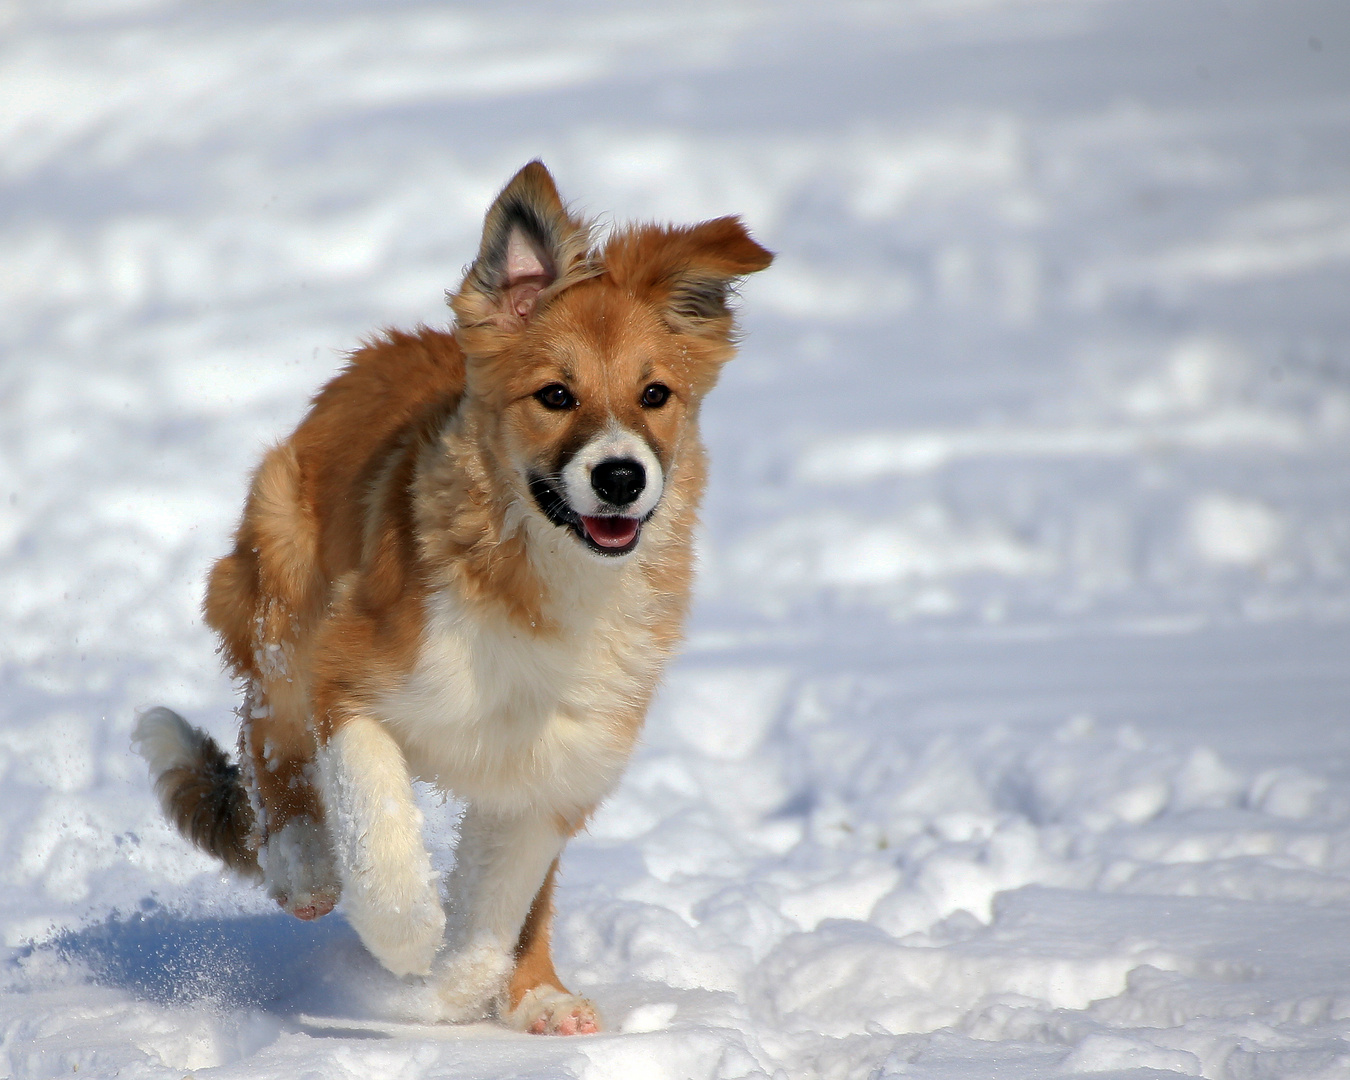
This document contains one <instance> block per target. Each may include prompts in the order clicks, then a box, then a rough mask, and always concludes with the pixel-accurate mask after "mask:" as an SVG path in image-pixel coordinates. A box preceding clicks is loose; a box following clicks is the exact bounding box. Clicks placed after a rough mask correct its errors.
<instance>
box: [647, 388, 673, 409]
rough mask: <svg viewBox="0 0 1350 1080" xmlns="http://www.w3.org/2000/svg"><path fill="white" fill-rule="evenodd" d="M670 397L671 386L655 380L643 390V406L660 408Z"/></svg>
mask: <svg viewBox="0 0 1350 1080" xmlns="http://www.w3.org/2000/svg"><path fill="white" fill-rule="evenodd" d="M669 398H670V387H669V386H664V385H662V384H661V383H659V382H654V383H652V384H651V385H650V386H648V387H647V389H645V390H644V391H642V407H643V408H644V409H659V408H660V407H661V406H662V405H664V404H665V403H666V401H667V400H669Z"/></svg>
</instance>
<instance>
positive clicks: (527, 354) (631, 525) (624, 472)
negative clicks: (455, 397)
mask: <svg viewBox="0 0 1350 1080" xmlns="http://www.w3.org/2000/svg"><path fill="white" fill-rule="evenodd" d="M679 359H680V355H679V344H678V342H677V341H676V338H675V335H674V334H672V333H671V332H670V331H669V329H668V328H666V327H665V326H664V325H663V324H662V322H661V320H660V319H659V318H658V316H657V314H656V312H655V311H653V310H652V309H651V307H650V305H647V304H643V303H641V302H639V301H637V300H635V299H634V298H633V297H630V296H624V295H622V294H621V293H620V292H619V290H617V289H615V288H613V286H612V285H610V284H609V283H608V282H606V281H604V280H603V279H593V280H590V281H584V282H581V283H580V284H578V285H575V286H573V287H572V288H571V289H569V290H567V291H566V292H564V293H563V294H561V295H559V296H558V297H557V298H556V300H554V302H553V303H552V304H551V305H550V306H549V307H548V309H547V310H545V311H543V312H541V313H540V316H539V318H538V320H537V322H536V323H535V324H534V325H532V326H531V327H529V329H528V330H527V332H526V333H525V335H524V337H523V339H522V341H521V342H520V346H519V349H518V351H517V355H516V357H515V362H514V363H513V364H511V365H510V367H509V368H506V369H505V370H507V371H508V372H509V375H508V378H509V389H508V392H507V397H508V400H507V402H506V403H505V407H504V410H503V418H502V425H501V432H502V440H503V443H504V449H505V451H506V454H507V456H509V458H510V459H511V461H512V462H513V464H514V466H515V468H516V470H517V473H518V475H519V476H520V477H521V478H522V479H523V480H524V482H525V485H526V486H527V488H528V491H529V496H530V499H531V500H532V501H533V504H534V508H535V509H537V510H538V512H539V513H541V514H543V515H544V516H545V517H546V518H547V519H548V520H549V521H550V522H551V523H552V524H554V525H555V526H557V527H559V528H562V529H567V530H570V531H571V532H572V533H573V535H574V536H575V537H576V539H577V540H578V541H580V542H581V543H582V544H583V545H584V546H585V547H586V548H587V549H588V550H590V551H592V552H594V553H595V554H597V555H602V556H606V557H618V556H623V555H627V554H628V553H630V552H632V551H633V550H634V549H635V548H636V547H637V545H638V541H639V538H640V536H641V532H642V526H643V523H644V522H646V521H647V520H648V519H649V518H650V517H651V516H652V515H653V514H655V513H656V511H657V508H658V507H659V506H660V503H661V496H662V494H663V492H664V490H665V485H666V478H667V477H668V476H669V474H670V471H671V468H672V467H673V465H674V463H675V460H676V457H677V451H678V448H679V446H680V440H681V436H682V434H683V432H684V428H685V423H686V421H687V419H688V418H689V416H690V409H691V406H692V405H693V404H694V400H693V399H694V394H695V387H694V385H693V383H692V382H691V381H690V379H689V377H688V375H687V374H686V373H685V372H683V371H682V370H681V369H680V365H679V363H678V361H679Z"/></svg>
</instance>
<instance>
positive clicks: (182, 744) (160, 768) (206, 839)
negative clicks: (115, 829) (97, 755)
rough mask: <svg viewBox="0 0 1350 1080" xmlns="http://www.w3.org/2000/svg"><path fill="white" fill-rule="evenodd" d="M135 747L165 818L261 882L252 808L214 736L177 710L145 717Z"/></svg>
mask: <svg viewBox="0 0 1350 1080" xmlns="http://www.w3.org/2000/svg"><path fill="white" fill-rule="evenodd" d="M131 745H132V748H133V749H134V750H135V751H136V753H138V754H140V755H141V757H143V758H145V760H146V763H147V764H149V766H150V778H151V779H152V780H153V781H154V784H155V793H156V794H157V795H159V804H160V806H162V807H163V808H164V814H165V816H166V817H168V819H169V820H170V821H172V822H173V823H174V825H176V826H177V827H178V831H179V832H180V833H182V834H183V835H184V836H186V837H187V838H188V839H189V840H191V841H192V842H193V843H194V844H196V845H197V846H198V847H199V848H201V849H202V850H203V851H205V852H208V853H209V854H211V855H214V856H215V857H216V858H217V859H219V860H220V861H221V862H223V863H224V864H225V865H226V866H228V867H229V868H230V869H231V870H233V871H234V872H235V873H237V874H242V875H244V876H245V877H254V878H257V877H261V876H262V870H261V868H260V867H259V866H258V855H257V852H256V851H254V849H253V848H252V847H250V846H249V843H248V839H249V836H250V834H251V833H252V831H253V807H252V806H251V805H250V804H249V801H248V792H247V791H245V790H244V783H243V781H242V780H241V779H240V776H239V766H238V765H235V764H233V763H232V762H231V761H230V759H229V758H228V757H226V756H225V751H223V750H222V749H221V748H220V747H219V746H218V745H217V744H216V741H215V740H214V739H212V738H211V736H210V735H208V734H206V732H204V731H201V730H199V729H198V728H194V727H192V726H191V725H190V724H189V723H188V722H187V721H186V720H184V719H183V718H182V717H181V716H179V715H178V714H177V713H176V712H174V711H173V710H172V709H166V708H164V707H163V706H159V707H157V708H154V709H148V710H147V711H145V712H143V713H142V714H141V716H140V718H139V719H138V720H137V722H136V730H135V731H133V732H132V733H131Z"/></svg>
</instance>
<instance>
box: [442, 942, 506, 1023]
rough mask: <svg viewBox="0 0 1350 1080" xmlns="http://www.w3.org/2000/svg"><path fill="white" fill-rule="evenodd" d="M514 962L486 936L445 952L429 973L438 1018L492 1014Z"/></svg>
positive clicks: (454, 1020)
mask: <svg viewBox="0 0 1350 1080" xmlns="http://www.w3.org/2000/svg"><path fill="white" fill-rule="evenodd" d="M514 964H515V960H514V958H513V957H512V956H511V954H510V953H509V952H508V951H507V950H506V949H504V948H502V947H501V946H500V945H499V944H497V943H496V942H495V941H493V940H491V939H488V938H486V937H484V938H479V939H478V940H476V941H474V942H473V943H471V944H469V945H465V946H464V947H462V948H460V949H456V950H454V951H451V952H447V953H446V954H445V955H443V956H442V957H441V958H440V959H438V960H437V962H436V970H435V971H434V973H433V975H432V978H433V979H434V981H435V983H436V996H437V999H438V1001H439V1003H440V1018H441V1019H442V1020H447V1021H449V1022H451V1023H462V1022H464V1021H467V1020H483V1019H486V1018H487V1017H489V1016H491V1015H492V1013H493V1012H494V1010H495V1009H496V1003H497V1001H499V1000H500V999H501V998H502V997H503V996H504V995H505V993H506V981H507V979H509V978H510V977H511V968H512V967H513V966H514Z"/></svg>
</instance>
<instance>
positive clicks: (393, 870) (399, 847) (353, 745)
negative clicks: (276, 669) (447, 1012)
mask: <svg viewBox="0 0 1350 1080" xmlns="http://www.w3.org/2000/svg"><path fill="white" fill-rule="evenodd" d="M319 764H320V777H321V786H322V791H323V796H324V803H325V806H324V809H325V813H326V816H327V821H328V827H329V830H330V831H331V834H332V838H333V848H334V853H335V855H336V856H337V863H338V872H339V874H340V875H341V878H342V893H343V900H344V905H345V912H346V915H347V921H348V922H350V923H351V924H352V926H353V928H355V930H356V932H357V933H358V934H360V935H361V940H362V942H364V943H365V946H366V948H367V949H369V950H370V951H371V953H372V954H373V955H374V957H375V959H377V960H378V961H379V962H380V963H381V964H383V965H384V966H385V967H386V968H388V969H389V970H390V971H392V972H393V973H394V974H395V975H426V974H428V973H429V972H430V971H431V961H432V958H433V957H434V956H435V955H436V951H437V949H439V948H440V946H441V942H442V939H443V936H444V931H445V913H444V911H443V910H442V909H441V904H440V898H439V896H438V895H437V891H436V878H435V874H434V873H433V871H432V869H431V858H430V856H429V855H428V854H427V849H426V845H425V843H424V842H423V840H422V813H421V811H420V810H418V809H417V806H416V804H415V803H414V802H413V792H412V781H411V779H410V777H409V776H408V767H407V764H406V763H405V761H404V758H403V752H402V750H400V749H399V746H398V744H397V743H396V742H395V741H394V739H393V737H392V736H391V735H390V734H389V732H388V731H387V730H386V729H385V728H384V726H383V725H382V724H380V723H378V722H377V721H375V720H372V719H369V718H367V717H363V716H356V717H353V718H352V719H350V720H348V721H347V722H346V723H345V724H343V725H342V727H340V728H339V729H338V730H337V732H336V733H335V734H334V735H333V736H332V737H331V738H330V739H329V741H328V744H327V746H325V747H324V748H323V749H322V750H321V751H320V752H319Z"/></svg>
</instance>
